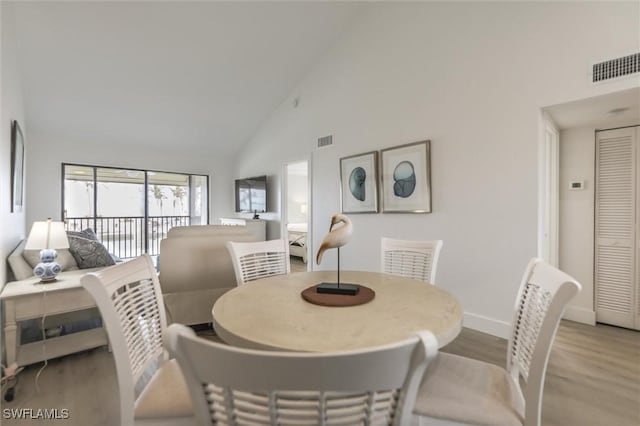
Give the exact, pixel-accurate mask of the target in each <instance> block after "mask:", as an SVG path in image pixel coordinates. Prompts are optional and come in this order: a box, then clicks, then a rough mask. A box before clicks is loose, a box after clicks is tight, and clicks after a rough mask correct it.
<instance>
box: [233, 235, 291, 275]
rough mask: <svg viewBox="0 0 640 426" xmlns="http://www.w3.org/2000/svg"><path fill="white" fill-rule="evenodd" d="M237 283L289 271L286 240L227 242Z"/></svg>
mask: <svg viewBox="0 0 640 426" xmlns="http://www.w3.org/2000/svg"><path fill="white" fill-rule="evenodd" d="M227 248H228V249H229V253H230V254H231V259H232V260H233V269H234V271H235V273H236V281H237V283H238V285H243V284H245V283H248V282H249V281H254V280H257V279H260V278H265V277H270V276H272V275H284V274H289V273H291V263H290V260H289V244H288V243H287V241H285V240H283V239H280V240H269V241H257V242H250V243H238V242H231V241H230V242H228V243H227Z"/></svg>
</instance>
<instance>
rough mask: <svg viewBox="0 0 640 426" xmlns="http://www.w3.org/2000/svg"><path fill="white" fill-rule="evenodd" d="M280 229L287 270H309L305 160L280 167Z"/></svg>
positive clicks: (306, 166) (309, 237)
mask: <svg viewBox="0 0 640 426" xmlns="http://www.w3.org/2000/svg"><path fill="white" fill-rule="evenodd" d="M283 176H284V179H283V191H282V193H283V194H284V196H283V197H282V204H283V205H282V232H283V236H282V237H283V238H284V239H286V240H287V241H288V242H289V253H290V256H291V272H301V271H307V270H311V269H312V266H311V265H312V264H313V262H311V261H310V259H311V257H312V256H311V251H310V247H312V244H311V232H310V231H311V229H313V228H312V226H311V197H310V188H311V186H310V180H309V162H308V161H307V160H302V161H295V162H290V163H286V164H285V165H284V170H283Z"/></svg>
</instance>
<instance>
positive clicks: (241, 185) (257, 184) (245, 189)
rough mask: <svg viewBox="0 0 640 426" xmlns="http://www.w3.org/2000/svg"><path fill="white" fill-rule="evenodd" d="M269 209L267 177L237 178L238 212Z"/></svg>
mask: <svg viewBox="0 0 640 426" xmlns="http://www.w3.org/2000/svg"><path fill="white" fill-rule="evenodd" d="M266 211H267V177H266V176H257V177H252V178H246V179H236V212H258V213H264V212H266Z"/></svg>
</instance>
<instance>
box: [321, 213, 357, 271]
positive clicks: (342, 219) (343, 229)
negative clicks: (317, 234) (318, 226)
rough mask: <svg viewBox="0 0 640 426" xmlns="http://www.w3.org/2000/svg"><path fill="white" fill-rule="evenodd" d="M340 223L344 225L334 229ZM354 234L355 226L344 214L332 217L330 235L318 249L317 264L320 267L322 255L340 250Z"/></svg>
mask: <svg viewBox="0 0 640 426" xmlns="http://www.w3.org/2000/svg"><path fill="white" fill-rule="evenodd" d="M339 223H342V225H341V226H339V227H337V228H335V229H333V227H334V226H336V225H337V224H339ZM352 233H353V225H352V224H351V219H349V218H348V217H347V216H345V215H343V214H334V215H333V216H332V217H331V226H330V227H329V233H328V234H327V235H326V236H325V237H324V240H322V244H320V248H319V249H318V254H317V255H316V264H318V265H319V264H320V262H322V255H323V253H324V252H325V251H326V250H328V249H332V248H339V247H342V246H343V245H345V244H347V243H348V242H349V240H350V239H351V234H352Z"/></svg>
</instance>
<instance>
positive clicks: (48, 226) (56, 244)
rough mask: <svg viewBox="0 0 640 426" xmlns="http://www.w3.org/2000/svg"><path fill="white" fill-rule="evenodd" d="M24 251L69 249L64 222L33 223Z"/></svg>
mask: <svg viewBox="0 0 640 426" xmlns="http://www.w3.org/2000/svg"><path fill="white" fill-rule="evenodd" d="M24 248H25V250H40V249H49V248H52V249H62V248H69V240H68V239H67V233H66V231H65V230H64V222H53V221H51V220H48V221H46V222H34V223H33V226H32V227H31V232H30V233H29V238H28V239H27V244H26V245H25V247H24Z"/></svg>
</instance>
